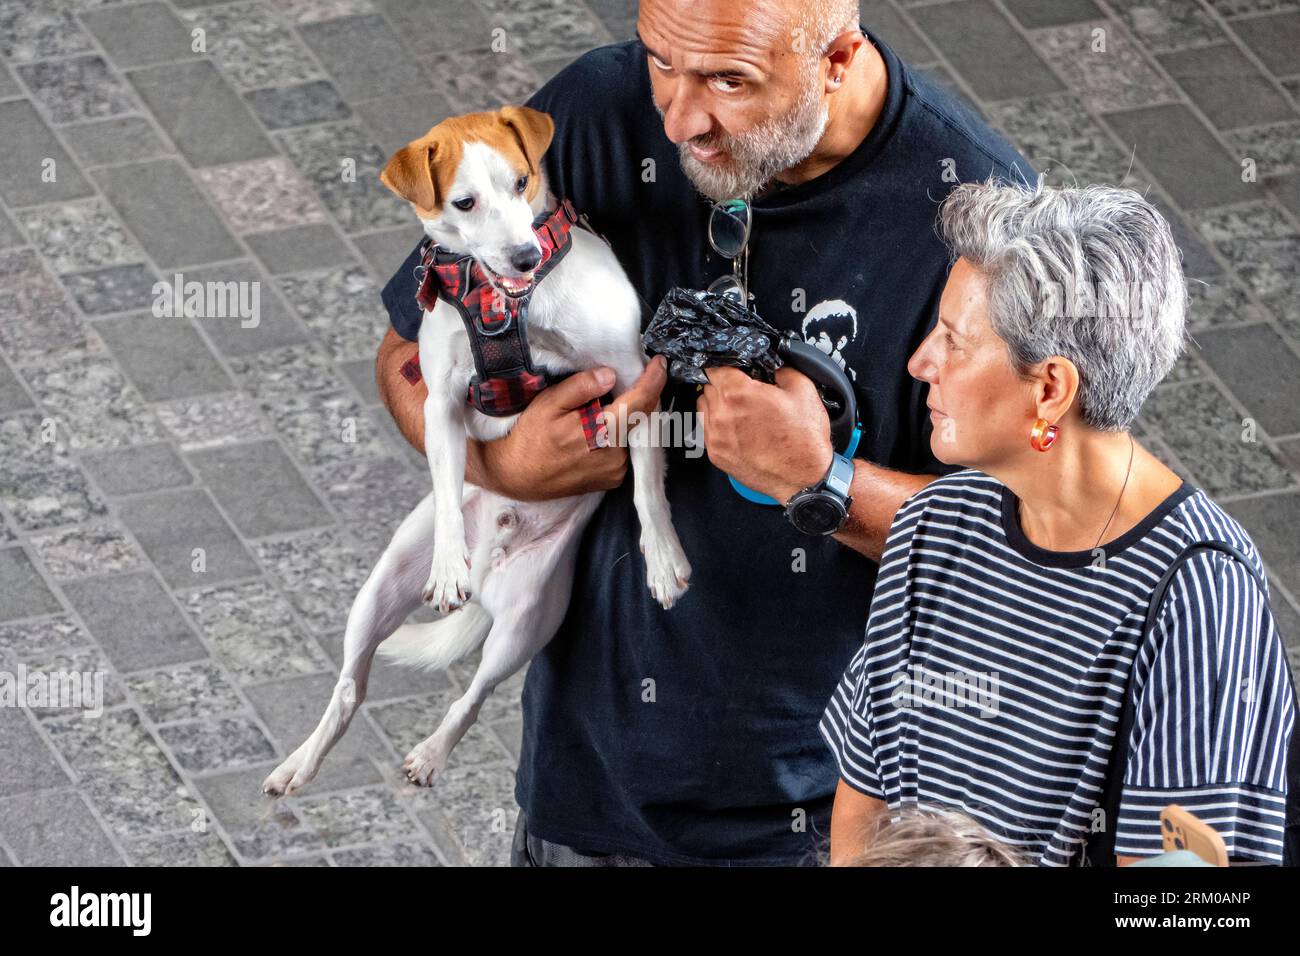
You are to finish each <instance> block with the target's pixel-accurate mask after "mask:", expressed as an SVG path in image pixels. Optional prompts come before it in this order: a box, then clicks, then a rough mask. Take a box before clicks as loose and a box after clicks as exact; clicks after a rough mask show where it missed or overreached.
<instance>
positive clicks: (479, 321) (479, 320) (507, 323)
mask: <svg viewBox="0 0 1300 956" xmlns="http://www.w3.org/2000/svg"><path fill="white" fill-rule="evenodd" d="M505 316H506V317H505V318H504V319H502V320H501V324H500V325H499V326H498V327H497V328H496V330H495V331H492V332H489V331H488V330H487V327H486V326H484V325H483V314H482V313H481V312H480V313H479V314H478V315H476V316H474V327H475V328H477V329H478V330H479V332H480V333H482V334H483V335H486V336H487V337H488V338H492V337H493V336H497V335H501V334H502V333H503V332H508V331H510V327H511V326H512V325H514V321H515V320H514V316H512V315H511V314H510V312H509V311H508V310H507V311H506V313H505Z"/></svg>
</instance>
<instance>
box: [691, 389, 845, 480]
mask: <svg viewBox="0 0 1300 956" xmlns="http://www.w3.org/2000/svg"><path fill="white" fill-rule="evenodd" d="M705 374H706V375H708V377H709V384H708V385H705V386H704V392H703V393H702V394H701V395H700V397H699V400H698V401H697V402H696V405H695V410H696V412H697V413H698V414H699V416H700V424H701V426H702V427H703V429H704V449H705V451H707V452H708V453H709V461H711V462H712V463H713V464H715V465H717V466H718V467H719V468H721V469H722V470H723V471H725V472H726V473H727V474H729V475H731V476H732V477H733V478H735V479H736V480H737V481H738V482H740V483H741V484H742V485H745V486H746V487H747V488H752V489H753V490H755V491H758V492H761V493H763V494H766V495H771V496H772V497H773V498H775V499H776V500H777V501H780V502H785V501H786V500H788V499H789V498H790V496H791V495H793V494H794V493H795V492H796V491H798V490H800V489H801V488H806V487H808V486H809V485H813V484H816V483H817V482H818V481H820V480H821V478H822V476H823V475H825V474H826V469H827V468H828V467H829V466H830V462H831V454H832V447H831V426H830V419H829V418H828V417H827V415H826V407H825V406H824V405H823V404H822V400H821V397H820V396H819V395H818V394H817V386H816V385H814V384H813V382H812V380H811V379H810V378H808V376H806V375H804V374H802V373H800V372H796V371H795V370H794V369H792V368H788V367H787V368H780V369H777V372H776V384H775V385H768V384H766V383H765V382H760V381H757V380H756V379H753V378H750V377H749V375H747V374H746V373H745V372H742V371H741V370H740V369H736V368H710V369H706V370H705Z"/></svg>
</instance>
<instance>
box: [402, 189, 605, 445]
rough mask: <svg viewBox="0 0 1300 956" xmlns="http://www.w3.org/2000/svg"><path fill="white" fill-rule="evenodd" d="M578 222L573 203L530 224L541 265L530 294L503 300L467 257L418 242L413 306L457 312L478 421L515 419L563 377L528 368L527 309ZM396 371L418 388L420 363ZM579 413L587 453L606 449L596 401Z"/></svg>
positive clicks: (469, 398) (566, 202)
mask: <svg viewBox="0 0 1300 956" xmlns="http://www.w3.org/2000/svg"><path fill="white" fill-rule="evenodd" d="M577 221H578V216H577V214H576V213H575V212H574V209H573V204H572V203H571V202H569V200H567V199H565V200H562V201H561V202H560V204H559V205H558V206H557V207H556V208H555V209H554V210H553V211H552V212H550V213H543V214H542V215H541V216H539V217H538V218H537V219H536V220H534V221H533V233H534V235H536V236H537V241H538V244H539V245H540V246H541V249H542V259H541V261H540V262H539V263H538V264H537V267H536V269H535V270H534V277H533V285H532V288H530V289H529V290H528V291H527V292H526V293H524V294H523V295H521V296H508V295H506V294H504V293H503V292H501V291H500V290H499V289H497V287H496V286H494V285H493V284H492V282H491V280H490V279H489V278H488V274H487V272H486V271H485V270H484V268H483V266H482V265H481V264H480V263H479V262H478V261H476V260H475V259H474V258H473V257H472V256H467V255H464V254H462V253H455V252H449V251H447V250H445V249H442V248H440V247H439V246H438V245H437V244H435V243H434V242H433V240H432V239H425V240H424V243H423V245H422V250H423V251H422V255H421V258H420V264H419V265H418V266H416V278H418V279H419V280H420V286H419V288H418V289H417V290H416V293H415V299H416V301H417V302H418V303H419V304H420V308H422V309H423V310H424V311H425V312H430V311H432V310H433V307H434V306H435V305H436V304H437V301H438V300H439V299H442V300H443V301H445V302H449V303H450V304H451V305H453V306H455V307H456V311H457V312H458V313H460V317H461V320H462V321H463V322H464V323H465V331H466V332H467V333H468V334H469V344H470V351H471V352H472V353H473V355H474V371H475V375H474V377H473V378H472V379H471V380H470V383H469V394H468V395H467V396H466V400H467V401H468V402H469V404H470V405H473V406H474V407H475V408H477V409H478V410H479V411H480V412H482V413H483V414H484V415H491V416H494V417H505V416H507V415H515V414H518V413H519V412H522V411H523V410H524V409H525V408H527V407H528V404H529V403H530V402H531V401H532V400H533V399H534V398H536V397H537V395H538V393H540V392H541V391H542V389H544V388H546V387H547V386H548V385H551V384H554V383H555V382H556V381H559V380H560V378H563V377H564V376H560V377H554V376H551V375H550V374H549V373H547V372H546V371H545V369H543V370H542V371H540V372H539V371H538V370H537V369H535V368H534V367H533V363H532V354H531V352H530V351H529V349H528V334H527V324H528V306H529V303H530V301H531V300H532V295H533V292H534V291H535V290H536V289H537V286H538V284H540V283H541V281H542V279H543V278H545V276H546V274H547V273H549V272H550V271H551V269H553V268H555V266H556V265H557V264H558V263H559V261H560V260H561V259H563V258H564V255H565V253H567V252H568V251H569V246H570V238H569V230H570V228H571V227H572V226H573V224H574V223H575V222H577ZM401 371H402V375H403V377H405V378H406V380H407V381H408V382H410V383H411V384H415V383H416V382H418V381H419V380H420V377H421V373H420V362H419V356H415V357H413V358H412V359H411V360H410V361H408V362H407V363H406V364H405V365H403V366H402V369H401ZM579 414H580V416H581V418H582V430H583V435H584V436H585V437H586V439H587V447H588V448H592V449H594V448H604V447H606V446H607V445H608V444H609V439H608V435H607V432H606V430H605V423H604V420H603V418H602V417H601V406H600V399H592V400H591V401H590V402H588V403H587V404H586V405H584V406H583V407H582V408H581V409H579Z"/></svg>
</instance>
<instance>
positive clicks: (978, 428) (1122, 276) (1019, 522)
mask: <svg viewBox="0 0 1300 956" xmlns="http://www.w3.org/2000/svg"><path fill="white" fill-rule="evenodd" d="M940 224H941V227H942V231H943V234H944V236H945V239H946V241H947V242H948V244H949V246H950V249H951V251H952V253H953V256H954V260H955V261H954V264H953V266H952V270H951V273H950V275H949V278H948V283H947V286H946V287H945V290H944V293H943V297H942V301H941V304H940V314H939V320H938V323H937V324H936V326H935V328H934V330H933V331H932V332H931V333H930V334H929V336H928V337H927V338H926V339H925V341H924V342H923V343H922V344H921V346H920V348H919V349H918V350H917V351H916V354H915V355H913V356H912V359H911V361H910V363H909V366H908V369H909V371H910V372H911V373H912V375H913V376H915V377H916V378H918V379H921V380H922V381H925V382H927V383H929V385H930V392H929V406H930V408H931V409H932V412H933V414H932V421H933V426H934V430H933V435H932V438H931V444H932V447H933V449H934V452H935V454H936V455H937V456H938V457H939V458H940V459H941V460H943V461H946V462H948V463H951V464H959V465H964V466H967V468H966V470H963V471H958V472H955V473H953V474H950V475H946V476H944V477H942V478H939V479H938V480H936V481H934V482H933V483H931V484H930V485H928V486H927V487H926V488H924V489H922V490H921V491H920V492H918V493H917V494H915V495H914V496H913V497H912V498H910V499H909V500H908V501H907V502H906V503H905V504H904V505H903V507H902V508H901V509H900V510H899V512H898V514H897V516H896V518H895V520H894V523H893V526H892V528H891V531H890V535H889V540H888V543H887V545H886V549H885V553H884V555H883V558H882V561H881V566H880V575H879V578H878V579H877V583H876V591H875V594H874V597H873V600H872V606H871V613H870V620H869V623H868V625H867V633H866V640H865V642H864V644H863V647H862V649H861V650H860V651H859V652H858V654H857V655H856V656H855V657H854V658H853V660H852V662H851V663H850V665H849V667H848V669H847V671H846V672H845V674H844V678H843V680H842V681H841V684H840V686H839V688H838V689H837V691H836V693H835V695H834V696H833V697H832V699H831V702H830V704H829V706H828V707H827V709H826V713H825V716H824V717H823V719H822V724H821V729H822V733H823V736H824V737H825V738H826V741H827V743H828V744H829V745H830V747H831V749H832V750H833V751H834V753H835V756H836V758H837V760H838V761H839V767H840V774H841V778H842V779H841V781H840V785H839V790H838V792H837V794H836V801H835V809H834V813H833V816H832V824H831V857H832V862H836V861H837V860H841V861H843V860H847V859H850V858H851V857H852V856H853V855H855V854H856V853H857V852H858V851H860V849H861V845H860V844H861V841H862V839H863V834H864V833H865V832H867V830H866V827H867V825H868V824H869V823H870V821H871V820H872V819H873V818H874V817H875V816H876V815H877V814H880V813H883V812H892V813H893V814H897V813H899V812H900V810H901V809H902V808H905V807H909V806H913V805H917V804H924V805H929V806H947V807H953V808H957V809H960V810H963V811H965V812H966V813H968V814H970V815H971V816H973V817H975V818H976V819H977V820H979V821H980V822H981V823H982V824H983V825H984V826H985V827H986V828H988V830H989V831H990V832H991V833H992V834H993V835H995V836H997V837H999V838H1000V839H1002V840H1004V841H1006V842H1007V843H1009V844H1011V845H1013V846H1016V847H1018V848H1019V849H1020V850H1021V851H1022V852H1023V853H1026V854H1027V855H1029V856H1030V857H1031V858H1033V859H1036V860H1037V861H1038V862H1039V863H1042V864H1048V865H1067V864H1071V863H1075V862H1078V860H1079V857H1080V855H1081V850H1082V848H1083V845H1084V843H1085V841H1086V840H1087V839H1088V837H1089V835H1090V834H1091V833H1092V832H1093V831H1094V830H1095V829H1096V828H1097V827H1098V826H1099V825H1101V826H1110V827H1115V830H1114V837H1115V844H1114V847H1115V850H1114V852H1115V854H1116V856H1117V857H1118V858H1119V860H1120V862H1125V861H1127V860H1130V859H1132V858H1136V857H1141V856H1147V855H1153V854H1156V853H1159V852H1160V850H1161V836H1160V824H1159V819H1158V817H1159V813H1160V810H1161V809H1163V808H1164V807H1165V806H1166V805H1167V804H1170V803H1177V804H1180V805H1182V806H1183V807H1185V808H1186V809H1188V810H1190V811H1191V812H1193V813H1195V814H1196V815H1197V816H1199V817H1200V818H1201V819H1202V820H1204V821H1206V822H1207V823H1209V824H1210V825H1212V826H1213V827H1214V828H1215V829H1216V830H1218V832H1219V833H1220V835H1222V837H1223V839H1224V840H1225V842H1226V843H1227V847H1228V850H1229V853H1230V854H1231V855H1232V856H1233V857H1236V858H1242V859H1253V860H1260V861H1267V862H1272V863H1277V862H1280V861H1281V856H1282V846H1283V810H1284V805H1285V799H1286V750H1287V742H1288V740H1289V738H1290V735H1291V732H1292V728H1293V725H1294V722H1295V715H1294V709H1295V708H1294V696H1293V694H1294V692H1293V690H1292V687H1291V678H1290V673H1289V671H1288V669H1287V664H1286V656H1285V653H1284V651H1283V645H1282V641H1281V639H1280V637H1279V635H1278V632H1277V627H1276V625H1275V624H1274V621H1273V617H1272V614H1271V613H1270V610H1269V605H1268V594H1267V586H1266V583H1265V584H1264V586H1263V587H1262V588H1261V583H1260V582H1257V580H1256V577H1255V575H1254V574H1252V572H1251V569H1250V567H1248V566H1247V564H1249V565H1250V566H1253V569H1254V571H1255V572H1256V573H1258V574H1259V575H1260V577H1261V578H1262V572H1263V568H1262V565H1261V564H1260V560H1259V556H1258V554H1257V552H1256V550H1255V548H1254V545H1253V544H1252V542H1251V540H1250V538H1249V536H1248V535H1247V534H1246V532H1245V531H1244V530H1243V529H1242V528H1241V527H1240V525H1238V524H1237V523H1236V522H1235V521H1233V520H1232V519H1231V518H1230V517H1228V516H1227V515H1226V514H1225V513H1224V512H1223V511H1222V510H1221V509H1220V508H1219V507H1218V506H1217V505H1215V504H1214V503H1213V502H1212V501H1210V499H1209V498H1208V497H1206V495H1205V493H1204V492H1203V491H1201V490H1199V489H1197V488H1194V487H1192V486H1191V485H1190V484H1187V483H1185V482H1183V481H1182V480H1181V479H1180V478H1179V477H1178V476H1177V475H1176V474H1174V473H1173V472H1172V471H1170V470H1169V469H1168V468H1166V467H1165V466H1164V465H1163V464H1162V463H1161V462H1160V461H1159V460H1158V459H1156V458H1155V457H1154V456H1153V455H1152V454H1151V453H1150V452H1148V451H1147V450H1146V449H1145V448H1143V447H1142V446H1141V444H1139V443H1138V442H1136V441H1135V440H1134V439H1133V436H1132V435H1131V434H1130V432H1129V430H1128V429H1129V427H1130V425H1131V424H1132V422H1133V419H1134V417H1135V416H1136V415H1137V413H1138V409H1139V408H1140V407H1141V405H1142V402H1143V400H1144V399H1145V398H1146V397H1147V395H1148V394H1149V393H1150V392H1151V390H1152V389H1153V388H1154V387H1155V386H1156V384H1157V383H1158V382H1159V381H1160V380H1161V379H1162V378H1163V377H1164V376H1165V374H1166V373H1167V372H1168V371H1169V370H1170V368H1171V367H1172V366H1173V364H1174V362H1175V360H1176V359H1177V357H1178V354H1179V352H1180V351H1181V349H1182V347H1183V339H1184V309H1185V305H1186V290H1185V287H1184V283H1183V277H1182V271H1181V268H1180V264H1179V255H1178V250H1177V248H1176V246H1175V245H1174V242H1173V239H1172V237H1171V235H1170V231H1169V226H1168V224H1167V223H1166V222H1165V221H1164V220H1163V219H1162V218H1161V216H1160V214H1159V213H1158V212H1157V211H1156V210H1155V209H1154V208H1152V206H1151V205H1150V204H1149V203H1147V202H1146V201H1145V200H1144V199H1143V198H1142V197H1141V196H1139V195H1138V194H1137V193H1135V192H1133V191H1131V190H1126V189H1113V188H1103V187H1089V188H1086V189H1052V188H1045V187H1043V186H1041V185H1039V186H1038V187H1037V188H1034V187H1023V186H1013V185H999V184H994V183H987V184H973V185H965V186H961V187H959V188H957V189H956V190H954V191H953V193H952V194H951V195H950V196H949V197H948V199H947V200H946V201H945V202H944V204H943V206H942V207H941V211H940ZM1201 541H1216V542H1222V543H1225V544H1227V545H1230V546H1232V547H1234V548H1236V549H1238V550H1239V551H1240V552H1242V554H1243V555H1244V557H1245V559H1246V560H1245V561H1244V562H1243V561H1242V560H1241V559H1240V558H1238V557H1234V556H1232V555H1230V554H1227V553H1224V552H1223V551H1219V550H1208V549H1200V550H1194V551H1193V553H1192V555H1191V557H1190V558H1189V559H1188V560H1186V562H1185V563H1183V564H1182V565H1181V566H1180V567H1179V568H1178V569H1177V570H1176V571H1175V572H1174V575H1173V577H1172V579H1171V584H1170V586H1169V589H1168V592H1167V596H1166V598H1165V599H1164V601H1163V602H1162V604H1161V605H1160V612H1159V616H1158V618H1157V619H1156V623H1155V625H1154V626H1153V627H1152V628H1151V629H1150V630H1149V631H1148V630H1147V629H1146V628H1144V622H1145V617H1146V614H1147V608H1148V604H1149V603H1150V602H1151V599H1152V593H1153V590H1154V589H1155V586H1156V584H1157V582H1158V580H1159V579H1160V577H1161V575H1162V574H1163V573H1164V572H1165V571H1166V570H1168V569H1170V567H1171V565H1172V564H1173V563H1174V561H1175V558H1176V557H1178V556H1179V555H1180V554H1181V553H1182V552H1183V551H1184V549H1186V548H1187V547H1188V545H1190V544H1193V543H1194V542H1201ZM1130 671H1131V672H1132V677H1133V683H1132V685H1131V687H1129V685H1128V679H1129V676H1130ZM1126 688H1128V689H1127V690H1126ZM1126 693H1127V694H1130V695H1131V699H1132V703H1133V704H1134V705H1135V706H1136V710H1135V714H1136V717H1135V720H1134V724H1133V730H1132V733H1131V734H1130V735H1129V739H1128V740H1127V741H1118V742H1117V741H1116V739H1115V738H1116V737H1117V736H1118V735H1117V733H1116V728H1117V725H1118V724H1119V715H1120V712H1121V706H1122V701H1123V698H1124V695H1125V694H1126ZM1112 745H1117V746H1120V747H1125V748H1127V758H1126V760H1124V761H1121V764H1120V766H1121V768H1122V770H1123V789H1122V797H1121V802H1120V810H1119V819H1118V820H1112V821H1106V820H1101V819H1099V816H1098V812H1097V807H1098V805H1099V803H1101V802H1102V789H1103V780H1104V778H1105V777H1106V772H1107V764H1108V760H1109V757H1110V754H1111V748H1112ZM1121 752H1123V751H1121Z"/></svg>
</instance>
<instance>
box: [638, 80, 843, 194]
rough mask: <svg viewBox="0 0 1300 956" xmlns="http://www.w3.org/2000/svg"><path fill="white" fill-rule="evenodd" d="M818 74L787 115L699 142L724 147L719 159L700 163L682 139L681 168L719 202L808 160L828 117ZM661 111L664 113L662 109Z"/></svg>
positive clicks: (750, 190)
mask: <svg viewBox="0 0 1300 956" xmlns="http://www.w3.org/2000/svg"><path fill="white" fill-rule="evenodd" d="M816 79H817V74H816V72H813V73H812V75H811V76H809V77H805V80H806V82H805V85H804V87H803V91H802V92H801V93H800V94H799V99H798V100H797V101H796V102H795V104H794V106H793V107H791V108H790V109H789V110H788V111H787V112H786V113H785V115H784V116H779V117H774V118H772V119H769V120H766V121H764V122H763V123H761V124H759V125H758V126H756V127H754V128H753V129H750V130H746V131H745V132H743V133H740V134H739V135H736V136H724V138H723V139H721V140H720V141H706V142H705V143H703V144H700V143H697V144H696V145H703V146H708V147H715V146H721V147H722V149H723V152H724V153H725V156H724V157H723V162H722V163H720V164H717V165H714V164H710V163H702V162H700V161H699V160H698V159H696V158H695V156H694V155H692V153H691V148H690V145H689V143H679V144H678V145H677V152H678V155H679V156H680V158H681V163H682V171H683V172H685V173H686V177H687V178H688V179H689V180H690V181H691V182H692V183H693V184H694V186H695V188H696V189H698V190H699V191H700V192H701V193H703V194H704V195H705V196H708V197H709V198H710V199H712V200H714V201H715V202H720V201H722V200H724V199H737V198H740V197H745V198H750V197H752V196H753V195H754V194H755V193H757V192H758V191H759V190H760V189H762V188H763V187H764V186H765V185H767V183H768V182H769V181H770V180H771V179H772V177H773V176H775V175H776V174H777V173H780V172H783V171H785V170H787V169H789V168H790V167H791V166H795V165H797V164H799V163H801V162H803V161H804V160H805V159H807V158H808V156H809V155H810V154H811V153H812V151H813V150H814V149H816V148H817V144H818V143H819V142H821V138H822V134H823V133H825V131H826V123H827V121H828V119H829V111H828V110H827V108H826V104H825V103H822V102H820V99H821V97H820V95H819V93H818V89H817V84H816ZM655 105H656V109H657V108H658V104H655ZM659 115H660V117H662V116H663V111H662V110H660V111H659Z"/></svg>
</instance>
